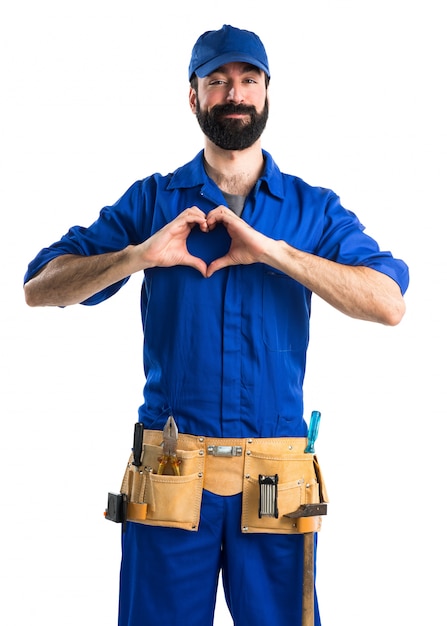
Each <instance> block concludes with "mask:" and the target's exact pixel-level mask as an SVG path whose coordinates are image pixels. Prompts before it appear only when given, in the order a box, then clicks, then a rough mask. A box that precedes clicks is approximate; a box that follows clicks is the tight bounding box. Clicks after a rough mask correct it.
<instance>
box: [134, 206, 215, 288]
mask: <svg viewBox="0 0 447 626" xmlns="http://www.w3.org/2000/svg"><path fill="white" fill-rule="evenodd" d="M196 226H198V227H199V228H200V230H202V231H203V232H208V224H207V219H206V216H205V213H204V212H203V211H201V210H200V209H199V208H198V207H196V206H194V207H190V208H188V209H185V210H184V211H182V213H180V214H179V215H178V216H177V217H176V218H175V219H174V220H172V222H169V224H166V226H164V227H163V228H161V229H160V230H159V231H158V232H156V233H155V234H154V235H152V236H151V237H150V238H149V239H147V240H146V241H144V242H143V243H142V244H140V245H139V246H136V248H135V252H136V253H138V255H140V256H141V259H142V263H143V267H144V268H147V267H155V266H157V267H173V266H175V265H186V266H189V267H193V268H194V269H196V270H198V271H199V272H200V273H201V274H202V276H204V277H206V276H207V265H206V263H205V261H203V259H200V258H198V257H196V256H193V255H192V254H190V253H189V251H188V248H187V246H186V240H187V239H188V236H189V234H190V232H191V231H192V229H193V228H195V227H196Z"/></svg>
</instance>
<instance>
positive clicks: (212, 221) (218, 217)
mask: <svg viewBox="0 0 447 626" xmlns="http://www.w3.org/2000/svg"><path fill="white" fill-rule="evenodd" d="M232 218H236V219H240V218H238V216H237V215H236V214H235V213H234V212H233V211H232V210H231V209H229V208H228V207H225V206H223V205H220V206H218V207H216V208H215V209H213V210H212V211H210V212H209V213H208V214H207V216H206V221H207V224H208V227H209V229H210V230H213V229H214V228H215V227H216V224H218V223H222V224H228V222H229V221H230V220H231V219H232Z"/></svg>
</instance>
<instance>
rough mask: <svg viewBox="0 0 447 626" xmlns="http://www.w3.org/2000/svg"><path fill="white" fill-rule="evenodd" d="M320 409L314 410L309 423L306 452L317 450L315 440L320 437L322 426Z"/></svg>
mask: <svg viewBox="0 0 447 626" xmlns="http://www.w3.org/2000/svg"><path fill="white" fill-rule="evenodd" d="M320 418H321V413H320V411H312V414H311V416H310V423H309V432H308V433H307V446H306V449H305V450H304V452H310V453H312V454H313V453H314V452H315V441H316V440H317V437H318V429H319V428H320Z"/></svg>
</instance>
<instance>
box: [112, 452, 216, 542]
mask: <svg viewBox="0 0 447 626" xmlns="http://www.w3.org/2000/svg"><path fill="white" fill-rule="evenodd" d="M162 454H163V449H162V447H161V446H157V445H152V444H146V443H145V444H144V445H143V453H142V457H141V462H142V464H141V466H140V467H136V466H135V465H133V464H132V461H133V455H131V457H130V459H129V462H128V464H127V468H126V471H125V474H124V478H123V482H122V485H121V493H124V494H126V495H127V519H128V520H129V521H132V522H139V523H141V524H148V525H150V526H171V527H174V528H182V529H184V530H192V531H196V530H197V529H198V527H199V519H200V508H201V503H202V490H203V470H204V457H203V453H202V454H201V453H200V451H199V450H177V457H178V458H179V459H180V461H181V464H180V468H181V475H180V476H175V475H174V472H173V471H172V469H171V467H170V466H169V465H168V466H167V467H166V469H165V473H163V474H157V469H158V465H159V459H160V457H161V455H162Z"/></svg>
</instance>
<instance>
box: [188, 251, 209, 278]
mask: <svg viewBox="0 0 447 626" xmlns="http://www.w3.org/2000/svg"><path fill="white" fill-rule="evenodd" d="M182 265H184V266H186V267H192V268H193V269H195V270H197V271H198V272H200V273H201V274H202V276H203V277H204V278H207V265H206V263H205V261H204V260H203V259H200V258H199V257H196V256H193V255H192V254H188V255H186V256H185V258H184V259H183V261H182Z"/></svg>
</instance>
